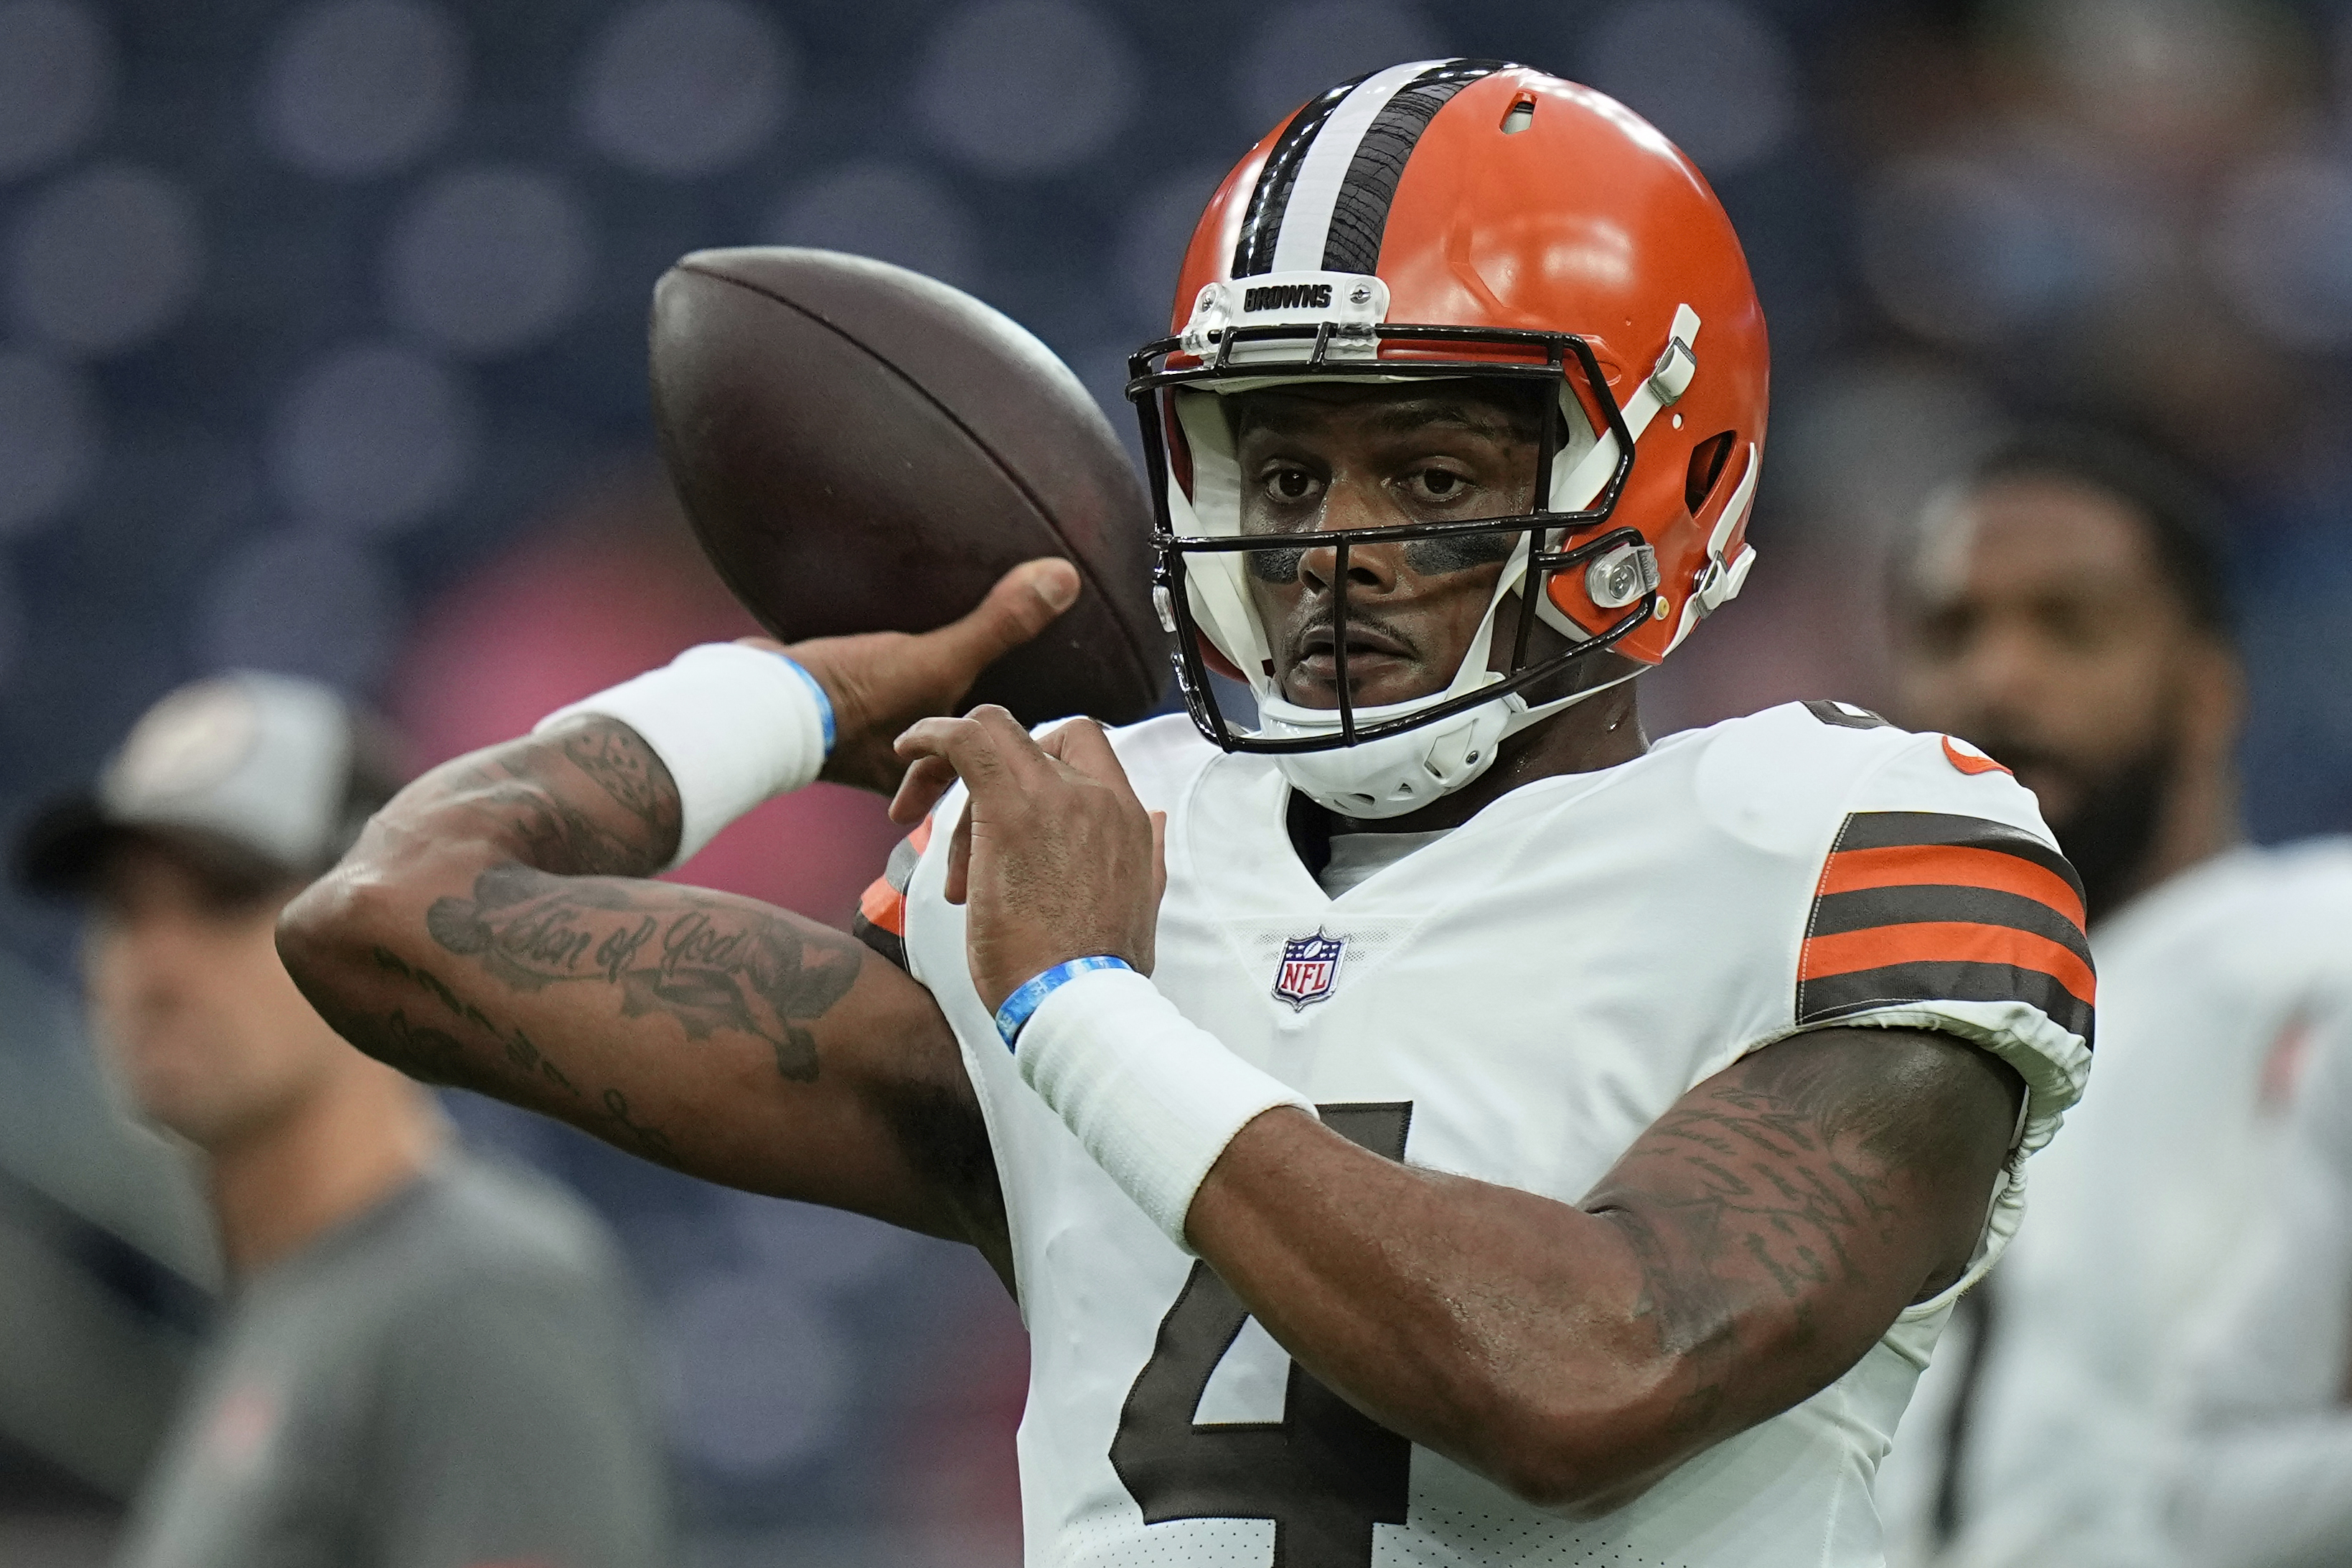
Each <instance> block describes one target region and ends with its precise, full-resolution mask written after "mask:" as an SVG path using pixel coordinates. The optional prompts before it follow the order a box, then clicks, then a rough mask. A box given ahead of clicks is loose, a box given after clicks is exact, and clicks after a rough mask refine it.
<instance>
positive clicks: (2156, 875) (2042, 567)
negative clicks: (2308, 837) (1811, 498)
mask: <svg viewBox="0 0 2352 1568" xmlns="http://www.w3.org/2000/svg"><path fill="white" fill-rule="evenodd" d="M2229 575H2230V573H2229V567H2228V558H2227V554H2226V551H2225V550H2224V549H2223V548H2222V546H2221V542H2220V539H2219V538H2218V536H2217V535H2216V534H2215V532H2214V531H2213V528H2212V526H2211V522H2210V507H2209V504H2208V503H2207V501H2206V500H2205V498H2204V497H2203V495H2202V492H2201V491H2200V489H2199V487H2198V486H2196V485H2195V484H2194V482H2193V481H2192V480H2190V479H2189V477H2188V476H2186V475H2184V474H2182V473H2180V472H2179V471H2178V470H2177V469H2176V467H2175V466H2174V465H2172V464H2170V463H2169V462H2168V461H2167V460H2166V459H2164V458H2163V457H2162V456H2161V455H2158V454H2156V453H2153V452H2149V451H2145V450H2142V449H2140V448H2138V447H2137V446H2135V445H2133V444H2129V443H2127V442H2126V441H2123V440H2121V439H2119V438H2116V437H2113V436H2109V435H2106V434H2099V433H2094V432H2088V431H2075V432H2053V433H2046V434H2039V435H2036V436H2033V437H2032V438H2029V439H2027V440H2024V441H2021V442H2018V443H2016V444H2011V446H2009V447H2006V448H2004V449H2003V450H2001V451H2000V452H1997V453H1995V454H1994V455H1992V456H1991V457H1990V458H1989V459H1988V460H1987V461H1985V462H1984V463H1982V464H1980V465H1979V466H1978V467H1977V468H1976V469H1975V470H1974V471H1973V472H1972V473H1971V474H1970V475H1969V476H1968V477H1967V478H1966V479H1964V480H1963V481H1961V482H1960V483H1958V485H1956V486H1952V487H1951V488H1949V489H1948V490H1946V491H1945V492H1943V493H1942V494H1941V495H1939V496H1938V497H1936V498H1935V499H1934V500H1933V501H1932V502H1931V504H1930V505H1929V506H1928V507H1927V509H1926V512H1925V514H1924V515H1923V517H1921V519H1920V521H1919V523H1918V525H1917V527H1916V528H1914V529H1913V530H1912V532H1911V534H1910V536H1909V537H1908V538H1906V541H1905V544H1904V548H1903V549H1901V550H1900V551H1899V552H1898V556H1897V561H1896V567H1895V583H1894V593H1893V596H1892V602H1893V609H1894V622H1895V625H1894V630H1895V649H1896V664H1897V670H1896V674H1897V692H1898V698H1899V702H1900V705H1901V711H1900V712H1899V713H1898V714H1897V715H1896V716H1895V717H1896V719H1897V721H1898V722H1900V723H1902V724H1905V725H1906V726H1909V727H1916V728H1923V729H1941V730H1945V731H1947V732H1949V733H1951V734H1955V735H1958V736H1960V737H1964V738H1966V739H1968V740H1969V741H1972V742H1974V743H1975V744H1977V745H1978V746H1979V747H1982V748H1983V749H1985V750H1986V751H1987V752H1989V753H1990V754H1991V755H1992V756H1993V757H1994V758H1997V759H1999V760H2000V761H2001V762H2003V763H2005V764H2007V765H2008V766H2009V767H2011V768H2013V769H2015V771H2016V773H2017V776H2018V778H2019V779H2021V780H2022V781H2023V782H2024V783H2025V784H2026V785H2027V786H2028V787H2029V788H2031V789H2032V790H2033V791H2034V792H2035V794H2036V795H2037V796H2039V797H2040V800H2041V804H2042V812H2043V815H2044V816H2045V818H2046V819H2047V820H2048V821H2049V823H2050V825H2051V827H2052V828H2053V830H2054V831H2055V832H2056V834H2057V837H2058V841H2059V843H2060V845H2061V847H2062V848H2063V850H2064V852H2065V853H2066V855H2067V857H2068V859H2070V860H2071V861H2073V862H2074V866H2075V868H2076V869H2077V871H2078V872H2079V873H2081V875H2082V879H2083V883H2084V890H2085V893H2086V903H2087V906H2088V909H2089V913H2090V917H2091V922H2092V924H2091V942H2092V946H2093V948H2094V950H2095V955H2096V957H2097V961H2098V968H2099V979H2100V998H2099V999H2100V1014H2101V1017H2100V1030H2099V1040H2098V1063H2099V1075H2098V1085H2097V1087H2096V1088H2095V1090H2094V1091H2093V1092H2091V1093H2090V1094H2089V1095H2087V1096H2086V1097H2085V1098H2084V1101H2083V1103H2082V1104H2081V1105H2080V1106H2079V1107H2077V1109H2076V1110H2075V1111H2074V1112H2073V1113H2070V1114H2069V1116H2068V1122H2069V1126H2068V1128H2067V1135H2066V1136H2065V1137H2063V1138H2062V1139H2060V1140H2058V1142H2057V1143H2056V1145H2053V1150H2052V1152H2051V1154H2050V1155H2049V1157H2047V1158H2045V1159H2044V1160H2042V1162H2041V1163H2040V1164H2038V1165H2037V1166H2035V1167H2034V1176H2033V1183H2032V1220H2031V1222H2030V1223H2029V1224H2028V1225H2027V1226H2026V1227H2025V1228H2024V1230H2023V1232H2022V1233H2021V1237H2020V1239H2019V1241H2018V1243H2017V1244H2016V1246H2015V1247H2013V1248H2012V1249H2011V1254H2010V1256H2009V1257H2008V1258H2007V1259H2006V1260H2004V1262H2003V1263H2002V1266H2001V1268H2000V1270H1999V1272H1998V1273H1996V1274H1995V1275H1994V1276H1993V1277H1992V1278H1991V1279H1990V1281H1988V1282H1987V1284H1986V1286H1985V1287H1984V1288H1982V1289H1980V1290H1979V1291H1976V1292H1974V1293H1972V1294H1971V1295H1970V1296H1969V1298H1967V1299H1966V1300H1964V1301H1962V1302H1961V1312H1959V1313H1958V1315H1956V1317H1955V1319H1954V1323H1953V1332H1952V1333H1950V1334H1948V1336H1947V1342H1946V1344H1945V1345H1944V1346H1943V1347H1941V1348H1940V1349H1939V1351H1938V1354H1937V1357H1936V1360H1935V1363H1934V1364H1933V1366H1932V1367H1931V1368H1930V1369H1929V1371H1928V1373H1927V1375H1926V1376H1925V1377H1924V1378H1923V1380H1922V1382H1921V1385H1920V1388H1919V1393H1918V1395H1917V1396H1916V1398H1915V1399H1914V1401H1913V1403H1912V1406H1911V1409H1910V1411H1909V1413H1908V1414H1906V1416H1905V1418H1904V1423H1903V1427H1902V1429H1901V1432H1900V1434H1899V1435H1898V1437H1897V1439H1896V1442H1895V1451H1894V1453H1893V1455H1892V1456H1891V1457H1890V1458H1889V1459H1888V1461H1887V1463H1886V1465H1885V1468H1884V1469H1883V1470H1882V1471H1881V1475H1880V1481H1879V1496H1880V1500H1881V1507H1882V1511H1883V1512H1884V1513H1885V1516H1886V1521H1887V1532H1888V1542H1889V1547H1890V1559H1891V1560H1892V1561H1894V1562H1895V1563H1906V1562H1908V1563H1923V1562H1927V1561H1939V1562H1942V1563H1956V1564H1957V1563H1965V1564H1969V1565H1970V1568H1977V1565H1990V1564H2023V1563H2067V1564H2069V1565H2070V1568H2084V1565H2088V1564H2105V1563H2117V1564H2120V1563H2132V1564H2146V1563H2163V1562H2166V1561H2168V1560H2173V1556H2172V1554H2173V1551H2174V1549H2173V1547H2172V1546H2171V1545H2170V1544H2169V1543H2168V1540H2167V1535H2166V1528H2165V1522H2164V1519H2163V1510H2162V1506H2161V1488H2160V1486H2159V1485H2158V1482H2157V1480H2156V1479H2155V1477H2156V1474H2157V1471H2158V1463H2157V1460H2158V1451H2159V1448H2160V1438H2159V1437H2158V1431H2159V1421H2160V1412H2161V1409H2162V1407H2163V1405H2164V1402H2165V1399H2166V1396H2167V1394H2168V1390H2169V1388H2170V1387H2171V1386H2172V1385H2173V1384H2174V1383H2176V1382H2177V1380H2178V1379H2179V1376H2180V1374H2181V1368H2182V1364H2183V1357H2184V1355H2185V1354H2186V1349H2187V1345H2188V1343H2189V1340H2190V1339H2191V1338H2192V1337H2193V1330H2194V1327H2195V1324H2196V1323H2197V1322H2199V1321H2200V1318H2201V1317H2202V1315H2203V1313H2204V1312H2205V1311H2206V1309H2207V1307H2208V1305H2209V1303H2210V1300H2211V1299H2212V1297H2213V1296H2214V1295H2215V1293H2216V1288H2217V1286H2218V1285H2219V1283H2220V1282H2221V1281H2222V1280H2224V1279H2225V1278H2226V1277H2227V1275H2228V1274H2229V1272H2230V1260H2231V1252H2232V1243H2233V1241H2234V1240H2235V1239H2236V1236H2235V1232H2236V1230H2237V1229H2238V1228H2239V1225H2238V1218H2239V1216H2241V1215H2242V1213H2243V1212H2244V1211H2245V1209H2246V1208H2247V1207H2249V1205H2250V1204H2251V1203H2252V1201H2253V1200H2254V1199H2255V1198H2256V1197H2258V1196H2259V1195H2260V1193H2261V1192H2262V1190H2263V1188H2265V1187H2266V1186H2267V1185H2268V1183H2269V1181H2270V1179H2271V1176H2272V1173H2273V1165H2274V1161H2275V1158H2276V1149H2277V1145H2278V1141H2279V1140H2278V1131H2279V1128H2280V1126H2281V1125H2282V1124H2283V1118H2282V1113H2283V1112H2284V1109H2285V1106H2286V1103H2287V1101H2288V1099H2289V1097H2290V1095H2291V1093H2292V1092H2293V1090H2294V1084H2295V1080H2296V1076H2297V1071H2296V1070H2297V1068H2298V1066H2299V1064H2300V1061H2301V1056H2302V1049H2303V1041H2304V1040H2305V1038H2306V1037H2307V1034H2308V1032H2309V1022H2308V1020H2309V1019H2311V1018H2312V1017H2314V1016H2315V1013H2316V1012H2318V1011H2319V1010H2320V1009H2323V1008H2324V1007H2325V1006H2326V1003H2327V1001H2328V999H2329V998H2331V997H2332V996H2336V995H2341V994H2343V993H2344V991H2345V990H2346V989H2347V986H2352V944H2347V942H2346V941H2345V940H2344V933H2345V932H2347V930H2352V847H2347V846H2346V845H2343V844H2341V843H2320V844H2311V845H2305V846H2301V847H2296V848H2289V849H2284V850H2264V849H2257V848H2253V847H2252V846H2250V845H2248V844H2247V843H2246V842H2245V841H2244V833H2243V829H2242V825H2241V822H2240V821H2239V817H2238V810H2237V797H2238V790H2237V776H2236V769H2235V762H2234V755H2235V751H2236V747H2237V741H2238V736H2239V731H2240V727H2241V724H2242V716H2243V712H2244V707H2245V696H2244V680H2243V673H2242V665H2241V662H2240V658H2239V653H2238V649H2237V644H2236V640H2235V636H2234V633H2233V630H2232V626H2231V614H2230V609H2229V605H2228V601H2227V582H2228V578H2229Z"/></svg>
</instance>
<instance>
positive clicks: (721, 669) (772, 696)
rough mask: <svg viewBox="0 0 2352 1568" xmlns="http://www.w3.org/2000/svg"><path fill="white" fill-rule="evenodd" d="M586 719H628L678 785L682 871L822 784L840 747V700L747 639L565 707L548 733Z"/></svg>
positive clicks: (704, 648)
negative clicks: (741, 821) (770, 810)
mask: <svg viewBox="0 0 2352 1568" xmlns="http://www.w3.org/2000/svg"><path fill="white" fill-rule="evenodd" d="M581 714H599V715H602V716H604V717H606V718H616V719H619V720H620V721H621V722H622V723H623V724H625V725H627V726H628V727H630V728H631V729H634V730H635V731H636V732H637V735H638V736H639V737H640V738H642V739H643V740H644V741H645V743H646V745H647V746H649V747H653V750H654V755H655V756H656V757H658V758H661V759H662V765H663V766H664V767H666V768H668V769H669V776H670V778H671V779H672V780H674V781H675V782H676V783H677V798H678V804H679V807H680V811H679V823H678V835H677V854H676V855H675V856H674V857H672V859H671V861H670V862H669V863H670V864H671V865H673V866H675V865H677V864H680V863H681V862H685V861H687V860H688V859H691V858H692V857H693V855H694V854H695V852H697V851H698V850H700V849H701V848H702V846H703V845H705V844H707V843H709V841H711V840H712V839H714V838H716V837H718V836H719V830H720V829H721V828H724V827H725V826H726V825H727V824H728V823H730V822H731V821H734V820H735V819H736V818H738V817H740V816H741V815H742V814H743V813H744V812H746V811H748V810H751V808H752V807H754V806H756V805H758V804H759V803H760V802H761V801H762V800H767V799H768V798H769V797H771V796H774V795H782V794H784V793H786V792H788V791H790V790H793V789H799V788H801V787H802V786H803V785H804V784H807V783H810V782H811V781H813V780H814V779H815V778H816V775H817V770H818V769H819V768H823V767H824V758H825V754H826V753H828V752H829V751H831V750H832V749H833V704H832V702H831V701H830V700H828V699H827V698H826V696H825V695H824V687H823V686H821V685H817V682H816V677H815V676H814V675H812V674H809V673H808V672H807V671H806V670H804V669H803V668H801V667H800V665H798V664H794V663H793V661H792V660H790V659H787V658H785V657H784V656H783V655H782V654H781V653H764V652H762V651H761V650H760V649H758V648H746V647H744V646H743V645H742V644H741V643H703V644H702V645H701V646H700V647H697V648H688V650H687V651H686V652H685V653H680V654H679V655H678V656H677V658H675V659H673V660H671V661H670V662H669V663H668V664H665V665H663V666H662V667H661V668H660V669H658V670H651V671H648V672H646V674H642V675H639V676H637V677H636V679H635V680H630V681H623V682H622V683H621V684H620V685H617V686H611V687H608V688H606V689H605V690H604V691H601V692H598V693H597V694H596V695H594V696H592V697H585V698H583V699H582V700H581V701H579V702H576V703H573V704H572V705H571V706H568V707H560V708H557V709H556V710H555V711H554V712H553V713H551V714H549V715H548V716H546V717H545V718H543V719H541V720H540V721H539V723H538V724H536V725H534V726H533V727H531V733H532V734H534V735H537V734H539V733H540V732H541V731H542V730H544V729H546V728H547V727H549V726H551V725H555V724H560V723H562V721H563V720H565V719H567V718H572V717H576V716H579V715H581Z"/></svg>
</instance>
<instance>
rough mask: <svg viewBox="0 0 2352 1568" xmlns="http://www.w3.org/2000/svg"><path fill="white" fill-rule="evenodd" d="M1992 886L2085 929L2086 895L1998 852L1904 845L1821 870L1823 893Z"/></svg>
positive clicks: (1835, 858) (1841, 855) (1852, 853)
mask: <svg viewBox="0 0 2352 1568" xmlns="http://www.w3.org/2000/svg"><path fill="white" fill-rule="evenodd" d="M1930 886H1948V887H1989V888H1991V889H1993V890H1994V891H1995V892H1997V893H2013V894H2017V895H2018V896H2020V897H2021V898H2031V899H2032V900H2034V901H2035V902H2036V903H2039V904H2048V905H2049V906H2050V907H2051V908H2053V909H2054V910H2056V911H2058V913H2059V914H2061V915H2064V916H2065V917H2066V918H2067V919H2069V920H2071V921H2073V922H2074V924H2075V925H2083V924H2084V912H2083V899H2082V895H2081V894H2077V893H2076V892H2075V891H2074V889H2073V888H2072V887H2070V886H2068V885H2067V883H2066V879H2065V878H2064V877H2062V876H2060V875H2058V874H2057V873H2055V872H2052V871H2049V870H2047V869H2045V868H2044V867H2042V866H2038V865H2036V864H2034V863H2033V862H2032V861H2029V860H2023V859H2021V858H2019V857H2018V856H2016V855H2011V854H2003V853H2001V852H2000V851H1999V850H1977V849H1967V848H1963V847H1961V846H1959V845H1957V844H1901V845H1897V846H1895V847H1894V848H1892V849H1883V850H1843V851H1841V852H1838V853H1836V854H1833V855H1832V856H1830V858H1829V863H1828V864H1826V865H1824V866H1823V867H1822V885H1821V894H1822V896H1824V897H1826V896H1828V895H1829V894H1832V893H1858V892H1860V891H1862V890H1863V889H1864V888H1870V887H1930Z"/></svg>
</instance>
